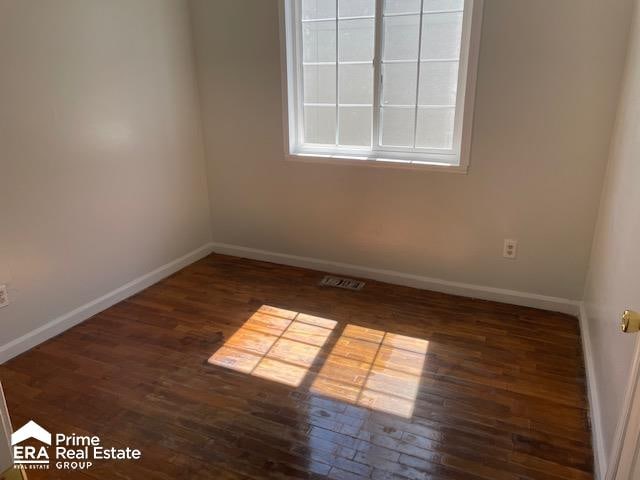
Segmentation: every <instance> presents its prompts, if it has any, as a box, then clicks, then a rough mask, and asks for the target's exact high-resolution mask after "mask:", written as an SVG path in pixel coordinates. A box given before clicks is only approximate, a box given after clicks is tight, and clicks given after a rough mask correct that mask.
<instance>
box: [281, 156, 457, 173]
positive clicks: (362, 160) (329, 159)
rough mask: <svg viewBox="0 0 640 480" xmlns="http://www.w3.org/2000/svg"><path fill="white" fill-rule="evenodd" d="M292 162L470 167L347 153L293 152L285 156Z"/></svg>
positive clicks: (449, 168) (441, 168)
mask: <svg viewBox="0 0 640 480" xmlns="http://www.w3.org/2000/svg"><path fill="white" fill-rule="evenodd" d="M285 158H286V159H287V160H288V161H291V162H301V163H323V164H328V165H342V166H358V167H373V168H393V169H397V170H421V171H432V172H443V173H444V172H446V173H457V174H462V175H466V174H467V171H468V167H467V166H464V165H451V164H446V163H437V162H429V161H428V160H425V161H417V160H393V159H389V158H373V157H350V156H346V155H321V154H317V153H291V154H288V155H286V157H285Z"/></svg>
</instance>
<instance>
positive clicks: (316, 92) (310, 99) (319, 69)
mask: <svg viewBox="0 0 640 480" xmlns="http://www.w3.org/2000/svg"><path fill="white" fill-rule="evenodd" d="M304 101H305V102H306V103H334V104H335V103H336V66H335V65H306V66H305V67H304Z"/></svg>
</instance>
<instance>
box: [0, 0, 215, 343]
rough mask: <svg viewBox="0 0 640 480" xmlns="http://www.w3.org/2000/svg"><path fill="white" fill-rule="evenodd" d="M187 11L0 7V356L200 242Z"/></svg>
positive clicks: (83, 3) (26, 3) (89, 4)
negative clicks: (0, 290) (3, 286)
mask: <svg viewBox="0 0 640 480" xmlns="http://www.w3.org/2000/svg"><path fill="white" fill-rule="evenodd" d="M190 42H191V35H190V31H189V12H188V9H187V4H186V2H183V1H176V0H135V1H132V0H108V1H105V0H0V283H2V282H9V284H10V285H9V286H10V295H11V300H12V304H11V305H10V306H9V307H6V308H3V309H0V347H1V346H2V345H4V344H6V343H7V342H9V341H10V340H14V339H16V338H18V337H19V336H21V335H23V334H25V333H27V332H30V331H32V330H33V329H35V328H37V327H40V326H42V325H43V324H44V323H46V322H48V321H50V320H52V319H54V318H55V317H57V316H58V315H61V314H64V313H67V312H69V311H71V310H73V309H75V308H77V307H79V306H81V305H83V304H84V303H86V302H88V301H91V300H94V299H96V298H98V297H100V296H101V295H104V294H106V293H108V292H109V291H111V290H113V289H115V288H117V287H120V286H122V285H123V284H125V283H127V282H129V281H131V280H132V279H134V278H136V277H138V276H140V275H142V274H145V273H147V272H150V271H152V270H154V269H155V268H157V267H160V266H161V265H163V264H165V263H167V262H169V261H171V260H174V259H176V258H177V257H180V256H181V255H184V254H186V253H187V252H189V251H191V250H193V249H195V248H197V247H200V246H202V245H203V244H205V243H207V242H209V241H210V226H209V204H208V197H207V185H206V179H205V178H206V170H205V168H206V167H205V164H204V159H203V148H202V139H201V131H200V128H201V125H200V117H199V108H198V103H197V95H196V93H197V92H196V87H195V79H194V74H193V61H192V60H193V59H192V48H191V43H190Z"/></svg>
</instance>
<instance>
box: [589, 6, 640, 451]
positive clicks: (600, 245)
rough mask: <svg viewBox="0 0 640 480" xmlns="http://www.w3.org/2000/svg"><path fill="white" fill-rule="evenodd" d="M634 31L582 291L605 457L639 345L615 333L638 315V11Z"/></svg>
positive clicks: (639, 264)
mask: <svg viewBox="0 0 640 480" xmlns="http://www.w3.org/2000/svg"><path fill="white" fill-rule="evenodd" d="M635 25H636V26H635V28H634V34H633V36H632V39H631V48H630V50H629V57H628V58H629V60H628V65H627V71H626V76H625V82H624V88H623V93H622V98H621V102H620V108H619V112H618V120H617V125H616V129H615V133H614V137H613V142H612V148H611V156H610V160H609V166H608V171H607V177H606V181H605V187H604V191H603V195H602V203H601V207H600V215H599V219H598V227H597V230H596V236H595V241H594V246H593V253H592V257H591V268H590V272H589V277H588V281H587V287H586V290H585V307H586V314H587V315H586V318H587V319H588V323H587V325H586V326H587V328H588V331H587V332H584V333H585V334H587V335H588V337H589V338H590V340H591V347H592V355H591V360H592V362H593V365H594V372H595V380H596V384H597V392H595V393H596V395H597V399H598V403H599V405H600V410H601V418H602V434H603V449H604V452H605V453H606V454H607V455H608V454H609V453H610V451H611V448H612V440H613V437H614V432H615V429H616V424H617V421H618V418H619V416H620V413H621V408H622V403H623V400H624V396H625V392H626V389H627V385H628V375H629V370H630V368H631V361H632V358H633V351H634V346H635V343H636V342H637V341H639V340H638V338H637V337H638V336H637V335H625V334H623V333H620V331H619V328H618V323H619V319H620V315H621V314H622V312H623V311H624V310H625V309H626V308H632V309H635V310H637V311H640V289H639V288H638V274H639V272H640V188H639V187H640V29H639V27H640V8H637V9H636V15H635Z"/></svg>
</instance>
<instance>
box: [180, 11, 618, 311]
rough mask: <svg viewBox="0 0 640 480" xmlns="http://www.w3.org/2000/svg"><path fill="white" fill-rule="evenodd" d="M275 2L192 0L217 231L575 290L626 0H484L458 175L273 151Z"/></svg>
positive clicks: (292, 249)
mask: <svg viewBox="0 0 640 480" xmlns="http://www.w3.org/2000/svg"><path fill="white" fill-rule="evenodd" d="M277 3H278V2H277V1H276V0H218V1H215V2H212V1H209V0H192V1H191V6H192V13H193V23H194V31H195V39H196V43H195V45H196V53H197V56H196V58H197V64H198V78H199V83H200V91H201V98H202V102H203V106H204V107H203V108H204V122H205V123H204V128H205V138H206V145H207V160H208V164H209V169H210V172H211V175H210V178H209V187H210V196H211V207H212V217H211V220H212V227H213V238H214V240H215V241H218V242H223V243H229V244H235V245H242V246H248V247H254V248H260V249H265V250H270V251H275V252H282V253H288V254H294V255H301V256H309V257H316V258H320V259H326V260H332V261H337V262H346V263H351V264H359V265H364V266H367V267H373V268H381V269H390V270H395V271H400V272H405V273H412V274H418V275H425V276H429V277H435V278H440V279H445V280H453V281H458V282H467V283H472V284H479V285H485V286H492V287H502V288H508V289H514V290H521V291H525V292H533V293H538V294H545V295H551V296H557V297H563V298H569V299H580V298H581V294H582V290H583V286H584V277H585V274H586V269H587V261H588V258H589V251H590V247H591V238H592V234H593V228H594V224H595V219H596V211H597V205H598V198H599V192H600V189H601V185H602V176H603V172H604V168H605V161H606V156H607V151H608V145H609V139H610V133H611V126H612V122H613V118H614V113H615V105H616V99H617V93H618V86H619V82H620V78H621V72H622V65H623V60H624V53H625V45H626V43H625V42H626V38H627V28H626V25H627V24H628V17H629V12H630V1H629V0H609V1H607V2H603V1H602V0H535V1H531V0H487V1H486V2H485V20H484V29H483V35H482V45H481V54H480V71H479V80H478V96H477V104H476V116H475V131H474V141H473V151H472V157H471V166H470V172H469V174H468V175H466V176H464V175H455V174H446V173H438V172H436V173H434V172H416V171H400V170H390V169H370V168H367V167H347V166H334V165H318V164H303V163H292V162H287V161H285V160H284V153H283V135H282V120H281V117H282V108H281V105H282V104H281V84H280V73H281V70H280V43H279V38H278V35H279V30H278V9H277ZM504 238H516V239H518V240H519V241H520V245H519V258H518V259H517V260H516V261H510V260H506V259H503V258H502V243H503V239H504Z"/></svg>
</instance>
